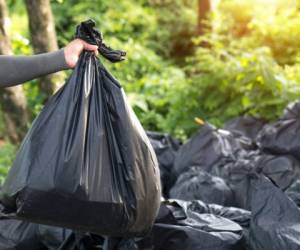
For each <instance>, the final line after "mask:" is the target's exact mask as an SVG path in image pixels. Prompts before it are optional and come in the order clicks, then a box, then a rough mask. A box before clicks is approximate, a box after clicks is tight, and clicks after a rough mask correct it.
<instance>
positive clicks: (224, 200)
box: [169, 167, 233, 206]
mask: <svg viewBox="0 0 300 250" xmlns="http://www.w3.org/2000/svg"><path fill="white" fill-rule="evenodd" d="M169 197H170V198H172V199H180V200H186V201H188V200H202V201H203V202H205V203H215V204H219V205H223V206H226V205H232V204H233V192H232V190H231V189H230V188H229V186H228V185H227V184H226V182H225V181H224V180H223V179H222V178H220V177H217V176H213V175H211V174H209V173H207V172H205V171H203V170H201V168H199V167H192V168H190V169H189V170H187V171H186V172H183V173H182V174H181V175H179V177H178V179H177V181H176V183H175V184H174V186H173V187H172V189H171V190H170V195H169Z"/></svg>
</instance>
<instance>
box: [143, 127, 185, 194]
mask: <svg viewBox="0 0 300 250" xmlns="http://www.w3.org/2000/svg"><path fill="white" fill-rule="evenodd" d="M147 135H148V137H149V139H150V142H151V145H152V147H153V148H154V151H155V153H156V156H157V160H158V164H159V168H160V178H161V184H162V189H163V194H164V197H166V198H167V197H168V193H169V190H170V188H171V187H172V186H173V184H174V179H175V178H174V176H172V168H173V165H174V160H175V156H176V152H177V150H178V149H179V147H180V142H179V141H178V140H176V139H174V138H173V137H171V136H170V135H168V134H161V133H158V132H152V131H147Z"/></svg>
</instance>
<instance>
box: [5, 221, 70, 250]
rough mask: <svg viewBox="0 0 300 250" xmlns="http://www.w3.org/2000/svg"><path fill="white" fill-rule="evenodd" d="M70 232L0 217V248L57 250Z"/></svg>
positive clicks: (9, 249) (6, 249)
mask: <svg viewBox="0 0 300 250" xmlns="http://www.w3.org/2000/svg"><path fill="white" fill-rule="evenodd" d="M70 234H71V231H70V230H68V229H63V228H58V227H52V226H45V225H38V224H35V223H29V222H25V221H19V220H13V219H6V218H1V219H0V249H1V250H57V249H59V247H60V246H61V244H62V242H63V241H64V240H66V239H67V237H69V235H70ZM66 250H67V249H66ZM74 250H75V249H74Z"/></svg>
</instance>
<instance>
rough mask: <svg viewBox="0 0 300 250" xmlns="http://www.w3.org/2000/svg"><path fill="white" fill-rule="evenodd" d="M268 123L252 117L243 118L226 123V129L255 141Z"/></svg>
mask: <svg viewBox="0 0 300 250" xmlns="http://www.w3.org/2000/svg"><path fill="white" fill-rule="evenodd" d="M265 124H266V122H265V121H264V120H262V119H258V118H255V117H251V116H242V117H238V118H235V119H232V120H230V121H228V122H226V123H225V125H224V129H225V130H228V131H231V132H234V133H237V134H240V135H242V136H246V137H249V138H251V139H255V138H256V136H257V134H258V132H259V131H260V130H261V129H262V128H263V126H264V125H265Z"/></svg>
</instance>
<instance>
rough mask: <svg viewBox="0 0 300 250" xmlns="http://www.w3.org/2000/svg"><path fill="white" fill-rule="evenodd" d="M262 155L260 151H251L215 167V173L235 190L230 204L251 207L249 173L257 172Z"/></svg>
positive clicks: (245, 207) (244, 207)
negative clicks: (257, 165)
mask: <svg viewBox="0 0 300 250" xmlns="http://www.w3.org/2000/svg"><path fill="white" fill-rule="evenodd" d="M259 157H260V152H259V151H250V152H249V153H248V154H244V155H243V157H240V158H238V159H237V160H236V161H232V162H229V163H227V164H225V165H223V166H221V167H218V168H214V171H213V174H214V175H217V176H219V177H221V178H222V179H224V181H226V183H227V185H228V186H229V188H230V189H231V190H232V192H233V202H232V204H229V205H230V206H234V207H238V208H243V209H247V210H249V209H250V202H251V201H250V200H249V192H250V180H249V178H248V174H249V173H256V163H257V161H258V159H259Z"/></svg>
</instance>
